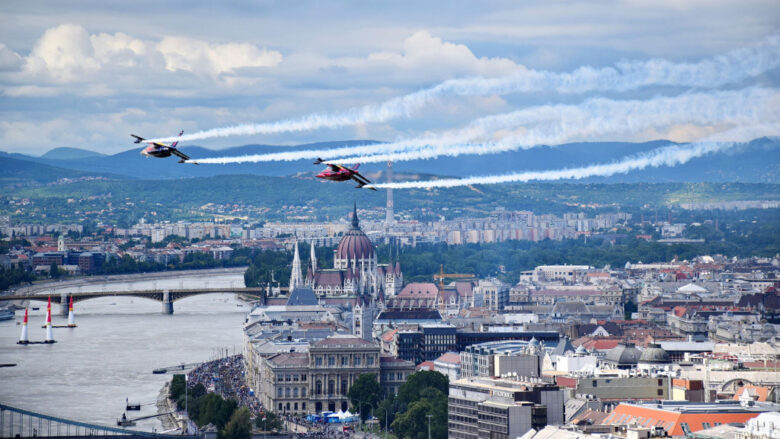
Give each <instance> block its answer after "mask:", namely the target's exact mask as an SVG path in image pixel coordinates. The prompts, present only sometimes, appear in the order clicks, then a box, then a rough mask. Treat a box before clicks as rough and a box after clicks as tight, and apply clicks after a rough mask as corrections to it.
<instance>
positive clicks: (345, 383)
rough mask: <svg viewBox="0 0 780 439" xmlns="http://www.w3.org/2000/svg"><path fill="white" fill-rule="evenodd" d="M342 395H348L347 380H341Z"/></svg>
mask: <svg viewBox="0 0 780 439" xmlns="http://www.w3.org/2000/svg"><path fill="white" fill-rule="evenodd" d="M341 394H342V395H346V394H347V380H341Z"/></svg>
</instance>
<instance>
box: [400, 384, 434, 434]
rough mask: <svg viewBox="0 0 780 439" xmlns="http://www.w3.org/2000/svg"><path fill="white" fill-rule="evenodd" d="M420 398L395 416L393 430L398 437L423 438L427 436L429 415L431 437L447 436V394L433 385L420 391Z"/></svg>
mask: <svg viewBox="0 0 780 439" xmlns="http://www.w3.org/2000/svg"><path fill="white" fill-rule="evenodd" d="M420 396H421V399H419V400H417V401H414V402H412V403H411V404H409V407H408V409H407V410H406V411H404V412H403V413H401V414H399V415H397V416H396V418H395V420H394V421H393V423H392V428H393V432H394V433H395V434H396V435H397V436H398V437H399V438H410V439H425V438H427V437H428V422H429V420H428V415H430V416H431V417H430V429H431V437H432V438H436V439H446V437H447V396H446V395H445V394H444V393H442V392H441V391H439V390H438V389H435V388H433V387H427V388H425V389H424V390H423V391H421V392H420Z"/></svg>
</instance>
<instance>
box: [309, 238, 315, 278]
mask: <svg viewBox="0 0 780 439" xmlns="http://www.w3.org/2000/svg"><path fill="white" fill-rule="evenodd" d="M309 266H310V267H311V271H312V273H314V272H316V271H317V253H315V252H314V240H313V239H312V241H311V254H310V255H309Z"/></svg>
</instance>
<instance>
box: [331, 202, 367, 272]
mask: <svg viewBox="0 0 780 439" xmlns="http://www.w3.org/2000/svg"><path fill="white" fill-rule="evenodd" d="M335 256H336V259H346V260H348V261H352V260H358V261H359V260H361V259H373V258H374V244H372V243H371V240H370V239H368V236H366V234H365V233H363V231H362V230H360V224H359V222H358V216H357V206H355V208H354V210H353V212H352V226H351V227H350V228H349V230H347V233H345V234H344V236H343V237H342V238H341V241H339V246H338V247H337V248H336V255H335Z"/></svg>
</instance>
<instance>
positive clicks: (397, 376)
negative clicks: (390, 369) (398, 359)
mask: <svg viewBox="0 0 780 439" xmlns="http://www.w3.org/2000/svg"><path fill="white" fill-rule="evenodd" d="M396 379H397V380H398V381H401V380H403V379H404V374H403V373H401V372H398V374H397V375H396Z"/></svg>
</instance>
